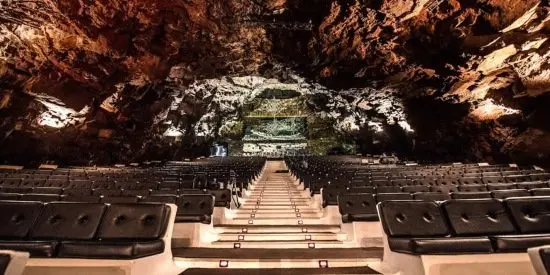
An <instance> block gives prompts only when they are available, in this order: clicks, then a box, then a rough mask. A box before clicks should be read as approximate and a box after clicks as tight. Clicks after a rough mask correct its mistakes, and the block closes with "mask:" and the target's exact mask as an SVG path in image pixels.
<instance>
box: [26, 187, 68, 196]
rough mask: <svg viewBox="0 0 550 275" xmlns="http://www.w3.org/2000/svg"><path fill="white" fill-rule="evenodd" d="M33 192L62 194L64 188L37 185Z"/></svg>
mask: <svg viewBox="0 0 550 275" xmlns="http://www.w3.org/2000/svg"><path fill="white" fill-rule="evenodd" d="M32 192H33V193H34V194H53V195H61V194H62V193H63V188H60V187H35V188H34V189H33V190H32Z"/></svg>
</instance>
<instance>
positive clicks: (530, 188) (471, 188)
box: [321, 182, 550, 207]
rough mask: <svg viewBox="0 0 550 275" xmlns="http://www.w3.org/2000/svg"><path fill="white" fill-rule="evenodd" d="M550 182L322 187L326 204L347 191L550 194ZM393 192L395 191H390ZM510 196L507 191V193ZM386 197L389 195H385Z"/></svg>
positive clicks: (437, 195) (395, 195)
mask: <svg viewBox="0 0 550 275" xmlns="http://www.w3.org/2000/svg"><path fill="white" fill-rule="evenodd" d="M549 184H550V182H526V183H518V184H488V185H460V186H456V185H444V186H424V185H416V186H404V187H399V186H379V187H351V188H349V187H341V186H328V187H325V188H323V189H322V192H321V194H322V200H323V207H326V206H328V205H337V204H338V200H337V198H338V195H339V194H344V193H349V194H353V193H358V194H377V197H381V198H386V197H387V198H388V199H411V198H412V197H411V196H412V194H417V195H418V194H420V195H421V196H424V195H425V194H429V195H430V197H433V199H434V200H445V199H446V198H451V197H453V198H484V197H485V198H486V197H491V196H492V194H493V195H496V196H497V197H499V198H501V197H500V196H501V195H502V196H504V195H506V194H514V193H516V194H517V195H518V196H529V195H534V196H544V195H547V194H550V188H549V187H550V185H549ZM388 194H391V195H388ZM506 196H507V195H506ZM384 200H386V199H384Z"/></svg>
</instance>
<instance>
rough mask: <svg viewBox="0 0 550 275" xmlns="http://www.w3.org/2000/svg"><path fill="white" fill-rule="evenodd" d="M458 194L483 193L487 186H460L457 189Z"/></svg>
mask: <svg viewBox="0 0 550 275" xmlns="http://www.w3.org/2000/svg"><path fill="white" fill-rule="evenodd" d="M458 191H460V192H484V191H487V186H486V185H483V184H470V185H460V186H459V187H458Z"/></svg>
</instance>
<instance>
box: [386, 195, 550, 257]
mask: <svg viewBox="0 0 550 275" xmlns="http://www.w3.org/2000/svg"><path fill="white" fill-rule="evenodd" d="M378 209H379V212H380V219H381V222H382V226H383V228H384V232H385V233H386V234H387V238H388V244H389V247H390V249H391V250H392V251H397V252H401V253H412V254H455V253H493V252H526V251H527V249H528V248H529V247H535V246H539V245H545V244H550V218H549V216H548V211H549V209H550V197H532V198H510V199H506V200H504V201H502V200H496V199H478V200H450V201H445V202H442V203H436V202H425V201H385V202H382V203H380V205H379V206H378Z"/></svg>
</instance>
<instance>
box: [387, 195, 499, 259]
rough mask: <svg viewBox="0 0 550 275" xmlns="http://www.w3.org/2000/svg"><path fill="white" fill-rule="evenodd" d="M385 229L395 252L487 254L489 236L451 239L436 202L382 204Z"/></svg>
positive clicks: (490, 249)
mask: <svg viewBox="0 0 550 275" xmlns="http://www.w3.org/2000/svg"><path fill="white" fill-rule="evenodd" d="M379 208H380V215H381V219H382V226H383V228H384V231H385V232H386V235H387V236H388V244H389V247H390V249H391V250H392V251H395V252H401V253H408V254H454V253H462V252H467V253H487V252H491V251H492V247H491V242H490V240H489V238H487V237H448V236H449V235H450V234H451V230H450V228H449V226H448V225H447V223H446V218H445V215H444V213H443V211H442V210H441V208H440V207H439V205H438V204H437V203H435V202H427V201H385V202H382V203H380V204H379Z"/></svg>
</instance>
